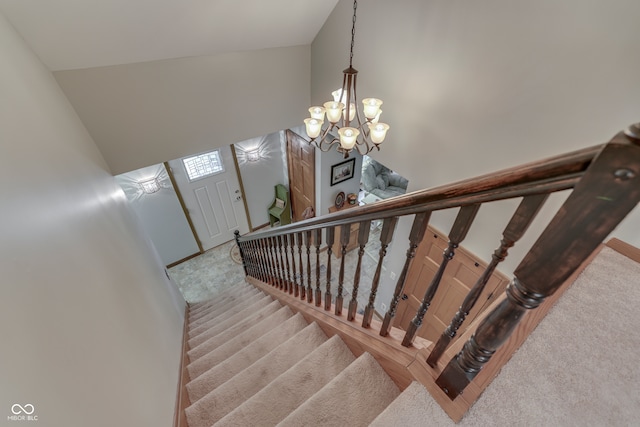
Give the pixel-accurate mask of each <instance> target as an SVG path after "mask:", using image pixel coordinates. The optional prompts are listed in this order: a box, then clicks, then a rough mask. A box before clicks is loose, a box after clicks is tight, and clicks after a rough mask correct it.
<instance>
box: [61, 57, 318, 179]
mask: <svg viewBox="0 0 640 427" xmlns="http://www.w3.org/2000/svg"><path fill="white" fill-rule="evenodd" d="M309 67H310V46H296V47H288V48H277V49H265V50H258V51H248V52H237V53H227V54H221V55H217V56H201V57H190V58H180V59H171V60H163V61H153V62H144V63H136V64H127V65H117V66H111V67H98V68H88V69H81V70H68V71H58V72H56V73H55V74H54V75H55V77H56V79H57V80H58V82H59V83H60V86H61V87H62V89H63V90H64V92H65V93H66V95H67V96H68V97H69V100H70V101H71V103H72V104H73V106H74V107H75V109H76V111H77V112H78V114H79V116H80V118H81V119H82V121H83V123H84V124H85V126H86V127H87V129H88V130H89V133H90V134H91V136H92V137H93V139H94V140H95V142H96V144H97V145H98V148H99V149H100V151H101V152H102V153H103V155H104V157H105V160H106V162H107V164H108V165H109V167H110V168H111V171H112V172H113V173H114V174H120V173H125V172H129V171H132V170H136V169H139V168H142V167H145V166H150V165H153V164H157V163H162V162H164V161H167V160H171V159H177V158H181V157H184V156H187V155H190V154H195V153H200V152H203V151H207V150H210V149H212V148H217V147H221V146H223V145H229V144H233V143H235V142H238V141H244V140H246V139H249V138H254V137H258V136H261V135H266V134H269V133H272V132H277V131H279V130H281V129H286V128H288V127H289V126H295V125H297V124H298V123H301V122H302V120H303V119H304V117H305V116H306V112H307V109H308V108H309V74H310V69H309Z"/></svg>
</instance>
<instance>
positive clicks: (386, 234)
mask: <svg viewBox="0 0 640 427" xmlns="http://www.w3.org/2000/svg"><path fill="white" fill-rule="evenodd" d="M397 223H398V217H393V218H387V219H385V220H384V223H383V224H382V232H381V233H380V243H381V246H380V256H379V258H378V266H377V267H376V272H375V274H374V276H373V281H372V283H371V293H370V294H369V303H368V304H367V306H366V307H365V309H364V316H363V318H362V327H363V328H369V327H371V319H372V318H373V312H374V310H375V306H374V304H375V302H376V294H377V293H378V285H379V284H380V275H381V273H382V262H383V260H384V257H385V255H387V247H388V246H389V243H391V239H392V238H393V232H394V230H395V228H396V224H397Z"/></svg>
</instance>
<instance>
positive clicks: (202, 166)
mask: <svg viewBox="0 0 640 427" xmlns="http://www.w3.org/2000/svg"><path fill="white" fill-rule="evenodd" d="M182 163H184V168H185V169H186V171H187V175H188V176H189V181H195V180H196V179H201V178H205V177H207V176H210V175H215V174H217V173H220V172H224V165H223V164H222V159H221V158H220V153H219V152H218V151H217V150H216V151H211V152H209V153H204V154H198V155H197V156H192V157H187V158H184V159H182Z"/></svg>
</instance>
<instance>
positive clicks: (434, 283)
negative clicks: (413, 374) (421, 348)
mask: <svg viewBox="0 0 640 427" xmlns="http://www.w3.org/2000/svg"><path fill="white" fill-rule="evenodd" d="M478 209H480V205H478V204H475V205H468V206H463V207H461V208H460V211H459V212H458V215H457V216H456V220H455V222H454V223H453V227H452V228H451V232H450V233H449V245H448V247H447V249H445V251H444V252H443V254H442V263H441V264H440V267H438V271H436V274H435V275H434V276H433V279H432V280H431V283H430V284H429V287H428V288H427V290H426V291H425V293H424V297H423V298H422V303H421V304H420V307H418V311H417V313H416V315H415V317H414V318H413V319H412V320H411V322H410V323H409V327H408V328H407V332H406V333H405V335H404V339H403V340H402V345H403V346H405V347H409V346H411V344H412V343H413V340H414V339H415V338H416V333H417V332H418V329H419V328H420V326H422V321H423V320H424V316H425V314H426V313H427V310H428V309H429V306H430V305H431V301H432V300H433V297H434V296H435V294H436V291H437V290H438V286H440V281H441V280H442V275H443V274H444V270H445V269H446V268H447V264H448V263H449V261H451V260H452V259H453V257H454V256H455V253H456V252H455V251H456V248H457V247H458V245H460V243H461V242H462V241H463V240H464V238H465V237H466V236H467V233H468V232H469V228H471V224H472V223H473V220H474V219H475V217H476V214H477V213H478Z"/></svg>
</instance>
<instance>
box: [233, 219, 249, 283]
mask: <svg viewBox="0 0 640 427" xmlns="http://www.w3.org/2000/svg"><path fill="white" fill-rule="evenodd" d="M233 235H234V237H235V239H236V245H238V250H239V251H240V258H242V268H243V269H244V275H245V276H248V274H247V263H246V262H245V260H244V251H243V250H242V245H240V231H239V230H235V231H234V232H233Z"/></svg>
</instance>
